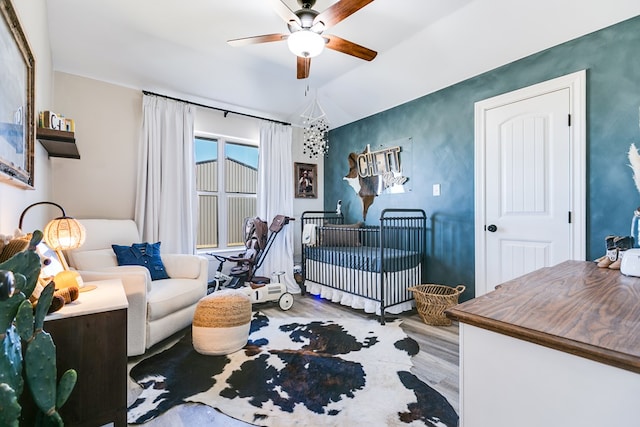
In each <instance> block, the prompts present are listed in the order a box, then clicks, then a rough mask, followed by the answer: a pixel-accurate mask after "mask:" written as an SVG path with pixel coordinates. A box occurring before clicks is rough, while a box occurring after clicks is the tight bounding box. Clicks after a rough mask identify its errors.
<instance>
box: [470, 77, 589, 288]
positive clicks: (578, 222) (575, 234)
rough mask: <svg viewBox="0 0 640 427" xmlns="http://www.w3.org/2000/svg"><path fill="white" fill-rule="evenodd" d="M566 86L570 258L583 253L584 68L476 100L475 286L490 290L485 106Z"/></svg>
mask: <svg viewBox="0 0 640 427" xmlns="http://www.w3.org/2000/svg"><path fill="white" fill-rule="evenodd" d="M564 88H569V91H570V114H571V129H570V138H571V142H570V143H571V168H572V170H571V181H572V182H571V189H570V193H571V213H572V215H571V216H572V218H571V220H572V221H571V222H572V227H571V259H574V260H584V259H585V257H586V145H587V143H586V111H587V103H586V98H587V96H586V70H581V71H578V72H575V73H572V74H568V75H566V76H562V77H558V78H555V79H552V80H548V81H546V82H542V83H538V84H535V85H532V86H529V87H526V88H523V89H519V90H516V91H513V92H509V93H506V94H502V95H498V96H495V97H493V98H488V99H485V100H482V101H478V102H476V103H475V142H474V144H475V264H476V266H475V290H476V293H475V294H476V296H479V295H482V294H485V293H487V292H488V291H491V290H492V289H487V280H486V277H487V276H486V261H487V260H486V253H485V248H486V231H485V229H484V227H485V225H486V224H487V223H486V211H485V196H486V193H485V192H486V182H485V177H486V171H485V149H486V143H485V135H486V131H485V120H486V114H487V111H488V110H491V109H493V108H497V107H501V106H503V105H507V104H510V103H513V102H517V101H521V100H524V99H528V98H532V97H535V96H539V95H544V94H546V93H549V92H553V91H556V90H560V89H564Z"/></svg>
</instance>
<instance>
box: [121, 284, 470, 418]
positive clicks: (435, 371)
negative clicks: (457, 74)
mask: <svg viewBox="0 0 640 427" xmlns="http://www.w3.org/2000/svg"><path fill="white" fill-rule="evenodd" d="M294 298H295V302H294V305H293V307H292V308H291V309H290V310H288V311H282V310H280V308H278V306H277V305H276V304H273V303H265V304H259V305H255V306H254V310H260V311H261V312H263V313H265V314H266V315H267V316H269V317H273V318H278V317H280V318H286V317H291V316H293V317H309V318H310V319H313V318H331V319H333V318H345V317H347V318H348V317H360V318H362V317H365V318H367V317H368V318H371V319H372V320H373V319H375V317H374V316H373V315H367V314H366V313H364V312H362V311H360V310H353V309H351V308H348V307H344V306H341V305H339V304H336V303H331V302H329V301H326V300H322V299H320V298H316V297H314V296H312V295H308V294H307V295H305V296H301V295H295V297H294ZM396 317H398V318H400V319H402V329H403V330H404V331H405V333H406V334H407V335H408V336H410V337H411V338H413V339H415V340H416V341H417V342H418V344H419V345H420V353H419V354H417V355H416V356H414V357H413V363H414V367H413V368H412V369H411V372H412V373H413V374H414V375H416V376H417V377H418V378H420V379H421V380H422V381H424V382H425V383H426V384H428V385H430V386H431V387H433V388H434V389H436V390H437V391H438V392H440V393H441V394H442V395H443V396H444V397H446V398H447V400H448V401H449V403H451V405H452V406H453V408H454V409H455V410H456V412H458V408H459V398H458V373H459V366H458V324H457V323H456V322H454V323H453V325H451V326H430V325H426V324H425V323H424V322H423V321H422V319H420V316H419V315H418V314H417V313H416V312H413V313H411V312H409V313H406V314H402V315H398V316H396ZM174 342H175V338H173V339H172V338H169V339H167V340H166V341H165V342H163V343H160V344H159V345H158V346H155V347H154V348H152V349H150V350H149V351H147V353H146V354H145V355H144V356H140V357H136V358H130V359H129V369H131V367H132V366H134V365H135V364H136V363H138V362H139V361H140V360H141V359H142V358H144V357H148V356H149V355H151V354H154V353H156V352H158V351H161V350H163V349H164V348H166V347H168V346H170V345H172V344H173V343H174ZM139 393H140V387H139V386H138V385H137V384H136V383H134V382H133V381H132V380H131V379H129V391H128V404H131V403H132V402H134V401H135V399H136V396H137V395H138V394H139ZM144 425H145V426H154V427H159V426H166V427H169V426H171V427H181V426H223V427H226V426H229V427H231V426H234V427H236V426H248V425H250V424H246V423H243V422H240V421H237V420H234V419H232V418H229V417H226V416H225V415H223V414H220V413H219V412H217V411H216V410H215V409H213V408H211V407H209V406H206V405H200V404H185V405H180V406H177V407H175V408H173V409H171V410H170V411H167V412H166V413H164V414H163V415H162V416H160V417H158V418H156V419H155V420H152V421H150V422H148V423H146V424H144Z"/></svg>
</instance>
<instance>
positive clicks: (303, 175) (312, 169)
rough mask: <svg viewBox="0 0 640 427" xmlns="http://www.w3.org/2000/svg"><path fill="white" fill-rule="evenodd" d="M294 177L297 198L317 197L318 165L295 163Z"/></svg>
mask: <svg viewBox="0 0 640 427" xmlns="http://www.w3.org/2000/svg"><path fill="white" fill-rule="evenodd" d="M294 177H295V189H296V198H297V199H317V198H318V182H317V181H318V165H314V164H310V163H295V164H294Z"/></svg>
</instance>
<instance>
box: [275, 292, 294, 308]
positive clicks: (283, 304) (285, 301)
mask: <svg viewBox="0 0 640 427" xmlns="http://www.w3.org/2000/svg"><path fill="white" fill-rule="evenodd" d="M278 305H279V306H280V308H281V309H282V310H285V311H286V310H289V309H290V308H291V307H293V295H291V294H290V293H289V292H285V293H284V294H282V295H280V299H279V300H278Z"/></svg>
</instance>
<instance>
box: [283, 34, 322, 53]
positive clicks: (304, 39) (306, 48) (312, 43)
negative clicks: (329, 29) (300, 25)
mask: <svg viewBox="0 0 640 427" xmlns="http://www.w3.org/2000/svg"><path fill="white" fill-rule="evenodd" d="M287 45H288V46H289V50H290V51H291V52H292V53H293V54H294V55H296V56H300V57H302V58H313V57H314V56H318V55H320V53H321V52H322V50H323V49H324V45H325V41H324V38H323V37H322V36H321V35H320V34H318V33H315V32H313V31H310V30H305V29H302V30H300V31H296V32H294V33H291V35H290V36H289V37H288V38H287Z"/></svg>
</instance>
